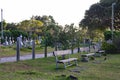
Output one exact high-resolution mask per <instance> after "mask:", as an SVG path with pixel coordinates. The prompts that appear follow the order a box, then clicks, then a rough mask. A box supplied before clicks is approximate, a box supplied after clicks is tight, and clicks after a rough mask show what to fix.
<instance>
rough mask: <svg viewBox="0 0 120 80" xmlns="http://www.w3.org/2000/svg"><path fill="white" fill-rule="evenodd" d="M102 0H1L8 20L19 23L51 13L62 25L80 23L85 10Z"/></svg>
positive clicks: (4, 14) (1, 5) (0, 2)
mask: <svg viewBox="0 0 120 80" xmlns="http://www.w3.org/2000/svg"><path fill="white" fill-rule="evenodd" d="M99 1H100V0H0V8H1V9H3V18H4V20H5V21H6V22H9V23H11V22H14V23H18V22H21V21H22V20H26V19H30V18H31V17H32V15H34V16H36V15H38V16H42V15H51V16H53V17H54V19H55V21H56V22H58V23H59V24H60V25H65V24H71V23H75V24H76V25H78V23H79V22H80V20H81V19H83V17H84V13H85V10H88V9H89V7H90V5H92V4H94V3H97V2H99Z"/></svg>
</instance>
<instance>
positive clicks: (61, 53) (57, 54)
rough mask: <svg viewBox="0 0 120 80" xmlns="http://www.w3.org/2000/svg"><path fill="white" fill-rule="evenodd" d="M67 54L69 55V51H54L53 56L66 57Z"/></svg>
mask: <svg viewBox="0 0 120 80" xmlns="http://www.w3.org/2000/svg"><path fill="white" fill-rule="evenodd" d="M67 54H70V50H60V51H54V55H55V56H59V55H67Z"/></svg>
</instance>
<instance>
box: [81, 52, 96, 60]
mask: <svg viewBox="0 0 120 80" xmlns="http://www.w3.org/2000/svg"><path fill="white" fill-rule="evenodd" d="M94 55H95V53H89V54H82V55H81V58H82V59H81V61H83V62H88V61H89V59H90V57H92V56H94Z"/></svg>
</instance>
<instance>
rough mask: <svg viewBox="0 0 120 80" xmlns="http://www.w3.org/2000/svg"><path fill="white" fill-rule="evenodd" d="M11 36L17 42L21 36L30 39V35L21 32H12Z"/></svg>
mask: <svg viewBox="0 0 120 80" xmlns="http://www.w3.org/2000/svg"><path fill="white" fill-rule="evenodd" d="M11 34H12V37H14V40H15V41H16V40H17V37H19V36H20V35H22V36H23V37H28V33H27V32H25V31H21V30H11Z"/></svg>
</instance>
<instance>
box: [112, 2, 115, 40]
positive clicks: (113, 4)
mask: <svg viewBox="0 0 120 80" xmlns="http://www.w3.org/2000/svg"><path fill="white" fill-rule="evenodd" d="M115 5H116V3H112V16H111V20H112V21H111V24H112V28H111V34H112V41H113V29H114V6H115Z"/></svg>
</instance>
